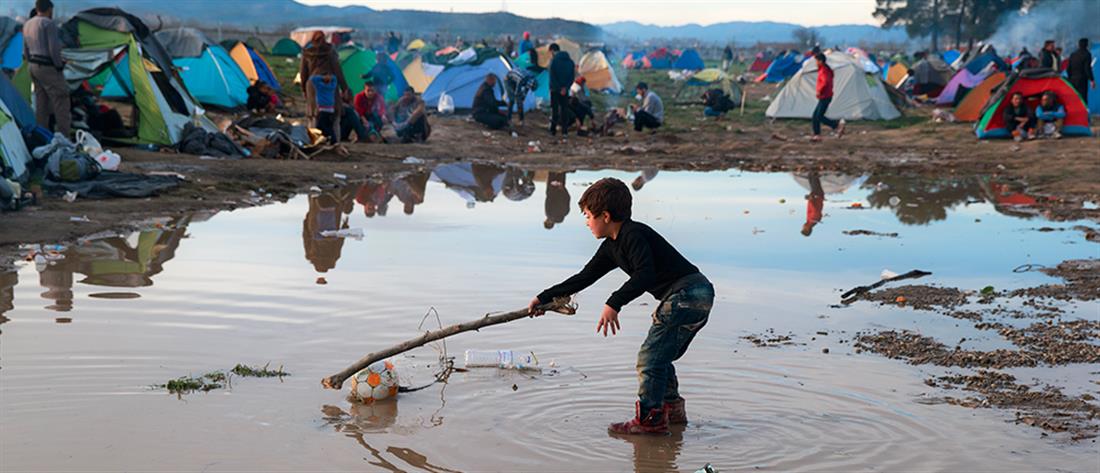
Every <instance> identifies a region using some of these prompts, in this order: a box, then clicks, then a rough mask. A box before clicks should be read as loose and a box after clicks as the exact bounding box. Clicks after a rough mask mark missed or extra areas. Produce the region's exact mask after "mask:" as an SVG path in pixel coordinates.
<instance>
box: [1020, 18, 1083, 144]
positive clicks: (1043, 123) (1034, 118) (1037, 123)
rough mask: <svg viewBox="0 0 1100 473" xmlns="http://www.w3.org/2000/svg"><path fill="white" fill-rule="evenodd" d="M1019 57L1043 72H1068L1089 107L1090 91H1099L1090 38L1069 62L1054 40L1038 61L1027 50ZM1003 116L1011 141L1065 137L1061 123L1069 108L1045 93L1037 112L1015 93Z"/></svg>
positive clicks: (1055, 97) (1069, 77)
mask: <svg viewBox="0 0 1100 473" xmlns="http://www.w3.org/2000/svg"><path fill="white" fill-rule="evenodd" d="M1020 55H1021V57H1022V59H1020V61H1029V62H1031V63H1032V65H1035V64H1034V63H1036V62H1037V63H1038V67H1039V68H1040V69H1051V70H1053V71H1055V72H1057V73H1062V72H1065V73H1066V75H1067V76H1068V79H1069V83H1070V85H1071V86H1072V87H1073V89H1074V91H1076V92H1077V94H1078V95H1080V97H1081V99H1082V100H1083V101H1084V102H1085V104H1086V105H1087V104H1088V97H1089V93H1088V91H1089V89H1090V88H1092V89H1095V88H1096V78H1095V77H1094V76H1093V72H1092V61H1093V58H1092V53H1091V52H1089V40H1088V38H1081V39H1080V40H1079V41H1078V42H1077V50H1076V51H1074V52H1073V53H1072V54H1070V57H1069V59H1068V60H1067V61H1063V60H1062V48H1059V47H1056V46H1055V42H1054V41H1053V40H1048V41H1046V42H1044V43H1043V49H1042V50H1041V51H1040V52H1039V58H1038V59H1037V60H1036V59H1034V58H1033V57H1030V54H1029V53H1027V50H1026V48H1025V49H1024V50H1023V51H1021V53H1020ZM1002 113H1003V118H1004V121H1005V124H1007V125H1008V126H1009V128H1010V129H1011V130H1012V138H1013V139H1014V140H1016V141H1021V140H1034V139H1036V138H1053V139H1058V138H1061V137H1062V123H1063V120H1064V119H1065V118H1066V108H1065V106H1064V105H1063V104H1061V103H1059V101H1058V96H1057V95H1056V94H1055V93H1054V92H1053V91H1049V90H1048V91H1045V92H1043V93H1042V95H1040V97H1039V104H1038V105H1036V106H1035V108H1034V109H1032V108H1031V107H1029V106H1028V104H1027V97H1024V95H1023V94H1022V93H1019V92H1016V93H1013V94H1012V95H1011V96H1010V97H1009V103H1008V105H1007V106H1005V108H1004V111H1003V112H1002Z"/></svg>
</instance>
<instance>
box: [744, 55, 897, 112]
mask: <svg viewBox="0 0 1100 473" xmlns="http://www.w3.org/2000/svg"><path fill="white" fill-rule="evenodd" d="M826 58H827V59H826V61H827V63H828V64H829V67H832V68H833V73H834V74H835V75H834V77H833V102H832V103H831V104H830V105H829V110H828V111H827V112H826V113H825V116H827V117H829V118H833V119H837V118H843V119H846V120H892V119H894V118H898V117H899V116H901V113H899V112H898V109H897V108H896V107H894V104H893V103H891V102H890V97H889V95H887V93H886V89H885V87H884V86H883V85H882V81H881V80H880V79H879V77H878V75H877V74H868V73H866V72H864V71H863V66H862V65H861V64H860V63H859V61H858V60H856V58H854V57H852V56H849V55H847V54H844V53H841V52H829V53H827V54H826ZM816 85H817V61H805V62H804V63H802V69H801V70H799V71H798V73H796V74H795V75H794V76H793V77H791V79H790V80H789V81H787V85H785V86H783V90H781V91H779V94H778V95H777V96H776V97H775V100H773V101H772V103H771V105H769V106H768V110H767V111H766V112H765V115H767V116H768V117H771V118H810V117H811V116H812V115H813V111H814V108H815V107H816V106H817V87H816Z"/></svg>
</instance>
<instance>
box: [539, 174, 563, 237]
mask: <svg viewBox="0 0 1100 473" xmlns="http://www.w3.org/2000/svg"><path fill="white" fill-rule="evenodd" d="M569 206H570V202H569V189H566V188H565V173H564V172H551V173H550V174H549V176H547V177H546V205H545V207H546V221H545V222H543V224H542V226H543V227H545V228H546V229H547V230H550V229H552V228H554V225H557V224H559V223H562V222H564V221H565V217H566V216H567V215H569Z"/></svg>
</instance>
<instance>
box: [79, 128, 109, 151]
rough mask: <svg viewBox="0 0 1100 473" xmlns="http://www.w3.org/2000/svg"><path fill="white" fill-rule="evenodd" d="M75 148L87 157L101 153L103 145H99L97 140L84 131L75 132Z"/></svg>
mask: <svg viewBox="0 0 1100 473" xmlns="http://www.w3.org/2000/svg"><path fill="white" fill-rule="evenodd" d="M76 146H77V148H80V150H81V151H84V152H85V153H88V156H96V155H98V154H99V153H102V152H103V145H101V144H99V140H97V139H95V136H92V134H91V133H88V132H86V131H84V130H76Z"/></svg>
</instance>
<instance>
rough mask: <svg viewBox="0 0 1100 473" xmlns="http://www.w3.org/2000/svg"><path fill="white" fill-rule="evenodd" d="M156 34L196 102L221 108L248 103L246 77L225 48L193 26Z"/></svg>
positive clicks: (235, 106) (230, 107) (237, 106)
mask: <svg viewBox="0 0 1100 473" xmlns="http://www.w3.org/2000/svg"><path fill="white" fill-rule="evenodd" d="M156 37H157V40H158V41H160V42H161V44H163V45H164V47H165V49H167V50H168V54H169V55H171V56H172V63H173V64H175V66H176V67H177V69H178V71H179V75H180V78H182V79H183V84H184V85H185V86H187V90H188V91H190V92H191V95H192V96H194V97H195V99H197V100H198V101H199V102H200V103H202V104H205V105H211V106H215V107H221V108H225V109H234V108H240V107H243V106H244V105H245V104H247V103H248V86H249V85H250V83H249V82H248V78H247V77H245V75H244V72H242V71H241V68H240V67H239V66H237V63H236V62H234V61H233V58H231V57H229V53H228V52H226V50H225V48H222V47H221V46H220V45H218V44H217V43H215V42H213V41H211V40H210V38H208V37H207V36H206V35H205V34H203V33H202V32H201V31H199V30H196V29H194V28H175V29H170V30H166V31H159V32H157V34H156Z"/></svg>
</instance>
